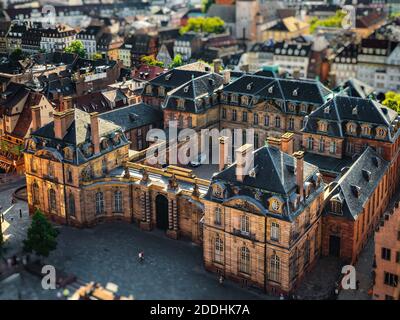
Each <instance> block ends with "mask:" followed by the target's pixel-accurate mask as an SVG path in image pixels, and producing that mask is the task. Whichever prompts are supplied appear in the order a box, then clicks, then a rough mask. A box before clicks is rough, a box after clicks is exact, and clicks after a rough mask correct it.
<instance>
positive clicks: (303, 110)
mask: <svg viewBox="0 0 400 320" xmlns="http://www.w3.org/2000/svg"><path fill="white" fill-rule="evenodd" d="M300 109H301V112H304V113H307V105H305V104H302V105H301V106H300Z"/></svg>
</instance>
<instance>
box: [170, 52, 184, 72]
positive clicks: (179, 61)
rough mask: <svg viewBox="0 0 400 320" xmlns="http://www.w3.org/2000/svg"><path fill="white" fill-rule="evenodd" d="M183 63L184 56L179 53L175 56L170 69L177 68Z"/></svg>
mask: <svg viewBox="0 0 400 320" xmlns="http://www.w3.org/2000/svg"><path fill="white" fill-rule="evenodd" d="M181 65H183V59H182V56H181V55H180V54H179V53H178V54H177V55H176V56H175V57H174V60H172V62H171V64H170V65H169V68H170V69H173V68H177V67H180V66H181Z"/></svg>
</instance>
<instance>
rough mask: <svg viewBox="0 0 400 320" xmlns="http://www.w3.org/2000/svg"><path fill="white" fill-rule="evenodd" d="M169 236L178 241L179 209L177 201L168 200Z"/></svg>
mask: <svg viewBox="0 0 400 320" xmlns="http://www.w3.org/2000/svg"><path fill="white" fill-rule="evenodd" d="M167 236H168V237H170V238H172V239H178V208H177V205H176V199H168V230H167Z"/></svg>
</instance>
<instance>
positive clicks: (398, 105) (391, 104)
mask: <svg viewBox="0 0 400 320" xmlns="http://www.w3.org/2000/svg"><path fill="white" fill-rule="evenodd" d="M382 104H383V105H384V106H386V107H388V108H390V109H393V110H394V111H397V112H399V113H400V93H396V92H394V91H388V92H386V93H385V100H383V101H382Z"/></svg>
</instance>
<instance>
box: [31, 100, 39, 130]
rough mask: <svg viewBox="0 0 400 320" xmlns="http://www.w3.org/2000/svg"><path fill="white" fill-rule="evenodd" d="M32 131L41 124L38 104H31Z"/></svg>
mask: <svg viewBox="0 0 400 320" xmlns="http://www.w3.org/2000/svg"><path fill="white" fill-rule="evenodd" d="M31 112H32V131H36V130H37V129H39V128H40V127H41V126H42V123H41V119H40V106H32V107H31Z"/></svg>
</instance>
